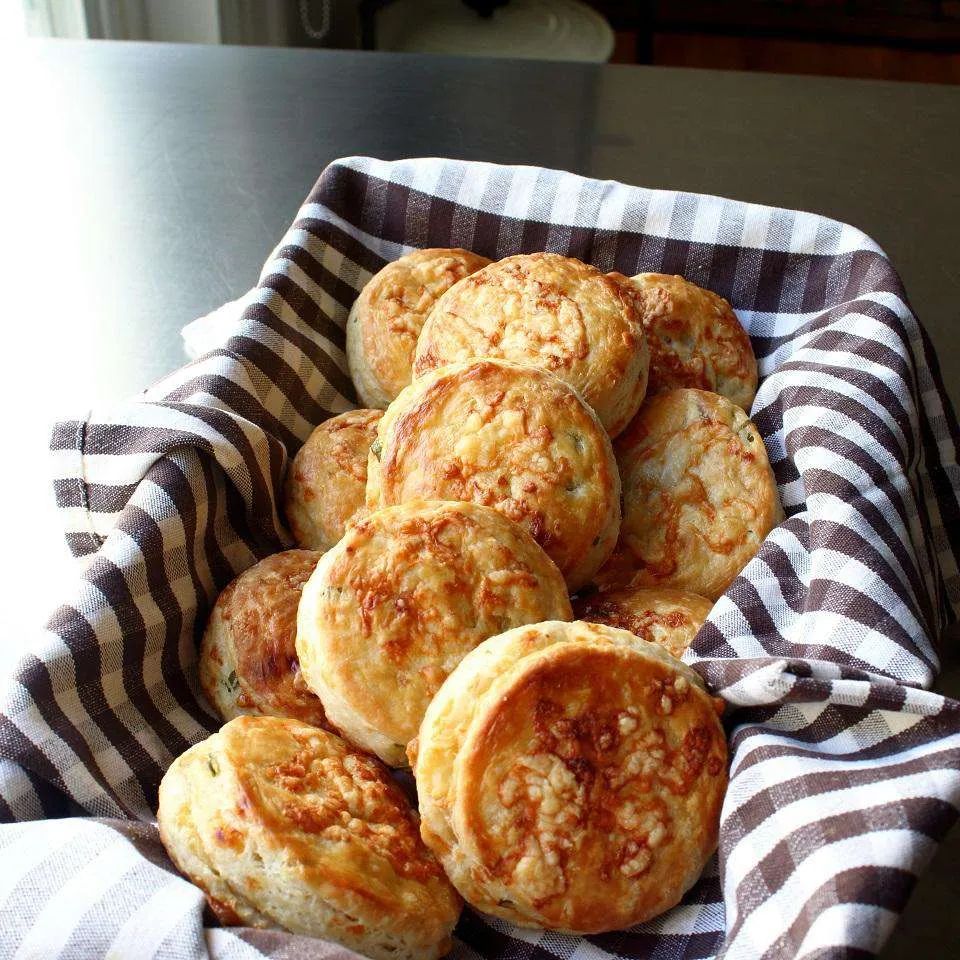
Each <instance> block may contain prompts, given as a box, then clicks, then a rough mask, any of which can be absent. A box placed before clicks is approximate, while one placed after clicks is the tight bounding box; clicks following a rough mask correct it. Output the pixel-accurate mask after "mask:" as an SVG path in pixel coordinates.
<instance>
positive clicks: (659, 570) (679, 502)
mask: <svg viewBox="0 0 960 960" xmlns="http://www.w3.org/2000/svg"><path fill="white" fill-rule="evenodd" d="M617 461H618V463H619V465H620V472H621V475H622V478H623V525H622V527H621V529H620V539H619V541H618V543H617V548H616V550H615V551H614V552H613V555H612V556H611V557H610V559H609V560H608V561H607V563H606V564H605V566H604V568H603V569H602V570H601V571H600V573H599V574H598V575H597V578H596V579H597V583H598V584H599V585H600V586H601V588H603V589H606V590H611V589H618V588H622V587H625V586H633V587H669V588H673V589H676V590H688V591H691V592H693V593H699V594H701V595H702V596H704V597H706V598H707V599H709V600H716V599H717V597H719V596H720V594H721V593H723V591H724V590H726V589H727V587H728V586H729V585H730V584H731V582H732V581H733V579H734V578H735V577H736V576H737V574H738V573H739V572H740V571H741V570H742V569H743V567H744V566H745V565H746V564H747V563H748V562H749V561H750V560H751V559H752V558H753V557H754V555H755V554H756V552H757V551H758V550H759V549H760V545H761V543H762V542H763V539H764V537H766V535H767V534H768V533H769V532H770V530H772V529H773V527H774V526H775V525H776V524H777V523H778V522H779V521H780V519H781V518H782V516H783V513H782V509H781V507H780V498H779V495H778V492H777V484H776V480H775V479H774V476H773V471H772V470H771V469H770V463H769V461H768V459H767V451H766V449H765V447H764V445H763V439H762V438H761V437H760V434H759V433H758V432H757V428H756V427H755V426H754V425H753V423H752V422H751V421H750V419H749V418H748V417H747V415H746V414H745V413H744V411H743V410H742V409H741V408H740V407H738V406H737V405H736V404H734V403H732V402H731V401H729V400H727V399H725V398H724V397H721V396H719V395H718V394H715V393H707V392H706V391H703V390H686V389H680V390H669V391H667V392H665V393H660V394H657V395H656V396H655V397H653V398H651V399H650V400H649V401H648V402H647V403H646V404H645V405H644V407H643V409H642V410H641V411H640V413H639V414H638V415H637V416H636V417H635V418H634V421H633V423H632V424H631V425H630V427H629V428H628V429H627V431H626V432H625V433H624V434H623V436H622V437H621V438H620V440H619V441H618V444H617Z"/></svg>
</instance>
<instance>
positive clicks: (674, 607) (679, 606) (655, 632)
mask: <svg viewBox="0 0 960 960" xmlns="http://www.w3.org/2000/svg"><path fill="white" fill-rule="evenodd" d="M712 608H713V604H712V603H711V602H710V601H709V600H708V599H707V598H706V597H701V596H699V595H698V594H696V593H685V592H684V591H683V590H662V589H654V590H645V589H643V588H636V587H635V588H632V589H627V590H615V591H613V592H612V593H593V594H590V595H589V596H586V597H580V598H578V599H577V600H576V601H575V602H574V605H573V610H574V615H575V616H576V618H577V619H578V620H587V621H589V622H590V623H605V624H606V625H607V626H608V627H618V628H619V629H621V630H629V631H630V632H631V633H633V634H636V635H637V636H638V637H640V638H641V639H642V640H648V641H649V642H650V643H657V644H659V645H660V646H661V647H663V648H664V650H666V651H667V653H669V654H671V655H672V656H674V657H676V658H677V659H679V658H680V657H682V656H683V651H684V650H686V649H687V647H689V646H690V644H691V643H692V642H693V638H694V637H695V636H696V635H697V631H698V630H699V629H700V627H702V626H703V622H704V620H706V619H707V616H708V615H709V613H710V610H711V609H712Z"/></svg>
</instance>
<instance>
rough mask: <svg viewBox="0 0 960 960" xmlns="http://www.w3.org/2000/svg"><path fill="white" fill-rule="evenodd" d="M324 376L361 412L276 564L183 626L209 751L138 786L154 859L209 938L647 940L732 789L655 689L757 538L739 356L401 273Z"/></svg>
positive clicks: (745, 385)
mask: <svg viewBox="0 0 960 960" xmlns="http://www.w3.org/2000/svg"><path fill="white" fill-rule="evenodd" d="M347 357H348V361H349V365H350V371H351V375H352V377H353V381H354V384H355V385H356V389H357V392H358V394H359V396H360V398H361V400H362V402H364V403H365V404H366V405H367V409H361V410H353V411H350V412H349V413H344V414H342V415H340V416H336V417H333V418H332V419H330V420H327V421H325V422H324V423H322V424H320V425H319V426H318V427H317V428H316V429H315V430H314V432H313V434H312V435H311V436H310V438H309V439H308V440H307V442H306V443H305V444H304V446H303V447H302V448H301V449H300V451H299V452H298V453H297V455H296V456H295V457H294V459H293V461H292V463H291V465H290V467H289V470H288V472H287V477H286V485H285V489H284V500H285V511H286V517H287V521H288V524H289V527H290V530H291V532H292V534H293V537H294V539H295V541H296V542H297V544H298V547H299V549H296V550H288V551H285V552H283V553H279V554H276V555H274V556H271V557H268V558H266V559H265V560H263V561H261V562H260V563H258V564H256V565H255V566H253V567H251V568H250V569H249V570H247V571H246V572H245V573H243V574H242V575H241V576H239V577H238V578H237V579H236V580H234V581H233V583H231V584H230V585H229V586H228V587H227V588H226V589H225V590H224V591H223V593H222V594H221V595H220V597H219V598H218V600H217V602H216V605H215V606H214V609H213V611H212V614H211V616H210V620H209V623H208V625H207V629H206V632H205V634H204V638H203V643H202V646H201V650H200V656H199V678H200V684H201V687H202V689H203V691H204V693H205V695H206V697H207V699H208V700H209V702H210V704H211V706H212V707H213V708H214V709H215V711H216V712H217V714H219V715H220V717H222V719H223V720H224V721H226V723H225V725H224V726H223V727H222V728H221V729H220V731H219V732H218V733H216V734H215V735H214V736H212V737H210V738H209V739H208V740H206V741H204V742H203V743H200V744H197V745H196V746H194V747H192V748H191V749H190V750H188V751H187V752H186V753H185V754H183V755H182V756H181V757H179V758H178V759H177V760H176V761H175V762H174V763H173V765H172V766H171V767H170V769H169V771H168V772H167V774H166V776H165V777H164V779H163V782H162V783H161V787H160V806H159V813H158V821H159V826H160V833H161V837H162V839H163V841H164V843H165V845H166V847H167V850H168V851H169V853H170V855H171V857H172V859H173V860H174V862H175V863H176V864H177V866H178V867H179V868H180V869H181V870H182V871H183V873H185V874H186V875H187V876H188V877H189V878H190V879H191V880H192V881H193V882H194V883H196V884H197V885H198V886H200V887H201V888H202V889H203V890H204V892H205V893H206V895H207V899H208V901H209V903H210V906H211V908H212V909H213V910H214V912H215V913H216V914H217V916H218V917H219V919H220V920H221V922H223V923H228V924H246V925H251V926H259V927H275V928H279V929H285V930H288V931H291V932H293V933H299V934H307V935H313V936H318V937H322V938H325V939H328V940H333V941H336V942H338V943H341V944H344V945H345V946H347V947H350V948H352V949H354V950H357V951H358V952H360V953H363V954H366V955H368V956H370V957H373V958H377V960H379V958H397V960H399V958H405V957H411V958H434V957H439V956H442V955H443V954H444V953H445V952H446V951H447V950H448V949H449V947H450V944H451V934H452V931H453V928H454V926H455V924H456V922H457V918H458V916H459V912H460V908H461V905H462V902H463V901H466V902H467V903H469V904H470V905H472V906H473V907H474V908H476V909H477V910H480V911H483V912H485V913H488V914H491V915H494V916H496V917H500V918H502V919H505V920H509V921H511V922H513V923H516V924H519V925H521V926H527V927H535V928H542V929H550V930H557V931H563V932H568V933H598V932H603V931H609V930H618V929H622V928H625V927H629V926H632V925H634V924H636V923H640V922H642V921H644V920H648V919H650V918H652V917H655V916H657V915H658V914H660V913H662V912H663V911H665V910H668V909H669V908H671V907H672V906H674V905H675V904H677V903H678V902H679V900H680V899H681V897H682V896H683V895H684V893H685V892H686V891H687V890H688V889H689V888H690V887H691V886H692V885H693V884H694V883H695V882H696V880H697V878H698V877H699V875H700V873H701V871H702V870H703V867H704V865H705V864H706V862H707V860H708V859H709V858H710V856H711V855H712V854H713V852H714V850H715V849H716V845H717V836H718V829H719V819H720V808H721V805H722V802H723V797H724V792H725V789H726V782H727V746H726V737H725V734H724V730H723V727H722V725H721V722H720V712H721V710H720V703H719V701H717V700H715V699H714V698H713V697H711V696H710V695H709V693H708V691H707V690H706V689H705V687H704V685H703V682H702V681H701V679H700V677H699V675H698V674H697V673H695V672H694V671H693V670H691V669H690V668H689V667H688V666H687V665H686V664H684V663H683V662H682V661H681V659H680V658H681V657H682V656H683V654H684V652H685V651H686V649H687V648H688V647H689V645H690V643H691V642H692V640H693V638H694V636H695V635H696V634H697V632H698V630H699V628H700V626H701V625H702V624H703V622H704V621H705V619H706V618H707V615H708V614H709V612H710V609H711V607H712V605H713V602H714V601H715V600H716V599H717V598H718V597H719V596H720V595H721V594H722V593H723V592H724V591H725V590H726V589H727V587H729V586H730V584H731V582H732V581H733V580H734V578H735V577H736V576H737V575H738V573H739V572H740V570H741V569H742V568H743V566H744V565H745V564H746V563H747V562H749V561H750V559H751V558H752V557H753V556H754V554H755V553H756V552H757V550H758V549H759V546H760V544H761V542H762V541H763V539H764V537H765V536H766V535H767V533H768V532H769V531H770V530H771V528H772V527H773V526H774V525H775V524H776V523H777V522H778V521H779V519H780V518H781V516H782V514H781V509H780V503H779V499H778V495H777V487H776V483H775V480H774V477H773V473H772V471H771V468H770V464H769V462H768V460H767V455H766V451H765V449H764V445H763V441H762V439H761V437H760V436H759V434H758V433H757V430H756V428H755V427H754V425H753V424H752V423H751V421H750V419H749V416H748V414H747V412H746V411H747V410H748V409H749V407H750V404H751V403H752V401H753V398H754V395H755V393H756V390H757V365H756V360H755V358H754V354H753V351H752V348H751V344H750V340H749V337H748V336H747V334H746V333H745V331H744V330H743V328H742V327H741V325H740V323H739V321H738V320H737V317H736V315H735V314H734V312H733V310H732V309H731V307H730V305H729V304H728V303H727V302H726V301H725V300H723V299H722V298H721V297H719V296H717V295H716V294H714V293H711V292H709V291H707V290H703V289H701V288H699V287H697V286H695V285H694V284H692V283H689V282H688V281H686V280H684V279H682V278H680V277H672V276H664V275H659V274H640V275H639V276H636V277H626V276H623V275H621V274H604V273H601V272H600V271H599V270H597V269H596V268H594V267H592V266H589V265H588V264H585V263H582V262H580V261H579V260H574V259H571V258H568V257H562V256H559V255H557V254H552V253H533V254H524V255H519V256H513V257H508V258H506V259H504V260H500V261H498V262H491V261H489V260H487V259H486V258H484V257H481V256H479V255H477V254H474V253H471V252H469V251H466V250H447V249H428V250H417V251H414V252H412V253H409V254H407V255H406V256H403V257H401V258H400V259H399V260H397V261H395V262H393V263H390V264H388V265H387V266H385V267H384V268H383V269H382V270H381V271H380V272H379V273H377V274H376V275H375V276H374V277H373V278H372V279H371V280H370V281H369V282H368V283H367V285H366V286H365V287H364V289H363V290H362V292H361V293H360V296H359V297H358V299H357V301H356V303H355V304H354V306H353V309H352V310H351V312H350V316H349V319H348V324H347ZM408 767H409V768H410V769H411V770H412V774H413V779H414V781H415V787H416V803H415V804H414V803H412V802H411V796H410V795H409V793H410V792H411V791H405V790H404V789H403V787H402V783H403V778H402V777H399V778H398V777H397V776H396V771H397V770H399V769H402V768H408ZM417 808H418V809H417Z"/></svg>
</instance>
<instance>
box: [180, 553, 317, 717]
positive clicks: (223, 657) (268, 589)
mask: <svg viewBox="0 0 960 960" xmlns="http://www.w3.org/2000/svg"><path fill="white" fill-rule="evenodd" d="M320 557H321V554H319V553H316V552H314V551H313V550H287V551H285V552H283V553H276V554H274V555H273V556H270V557H267V558H266V559H265V560H261V561H260V562H259V563H256V564H254V565H253V566H252V567H250V569H249V570H246V571H245V572H244V573H241V574H240V576H239V577H237V578H236V579H235V580H233V581H232V582H231V583H229V584H228V585H227V586H226V588H225V589H224V590H223V592H222V593H221V594H220V596H219V597H218V598H217V602H216V603H215V604H214V608H213V611H212V613H211V615H210V620H209V621H208V623H207V628H206V631H205V632H204V635H203V642H202V644H201V647H200V662H199V672H200V685H201V687H202V688H203V692H204V694H205V696H206V697H207V699H208V700H209V701H210V703H211V704H212V705H213V706H214V707H215V708H216V711H217V713H219V714H220V716H221V717H222V718H223V719H224V720H230V719H232V718H233V717H238V716H240V715H242V714H267V715H271V716H278V717H294V718H296V719H298V720H303V721H304V722H305V723H311V724H314V725H316V726H323V725H324V724H325V723H326V717H325V714H324V711H323V706H322V705H321V703H320V701H319V699H318V698H317V697H316V696H315V695H314V694H313V693H311V692H310V690H309V689H307V686H306V684H305V683H304V682H303V678H302V676H301V674H300V662H299V660H298V659H297V651H296V648H295V635H296V629H297V605H298V604H299V603H300V594H301V592H302V590H303V585H304V584H305V583H306V582H307V580H308V579H309V578H310V575H311V574H312V573H313V570H314V567H316V565H317V562H318V561H319V560H320Z"/></svg>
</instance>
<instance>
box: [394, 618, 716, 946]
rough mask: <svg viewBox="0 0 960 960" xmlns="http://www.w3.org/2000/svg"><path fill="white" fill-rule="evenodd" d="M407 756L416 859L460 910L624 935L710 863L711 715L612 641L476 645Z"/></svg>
mask: <svg viewBox="0 0 960 960" xmlns="http://www.w3.org/2000/svg"><path fill="white" fill-rule="evenodd" d="M410 753H411V760H412V761H413V764H414V775H415V777H416V782H417V793H418V797H419V800H420V810H421V817H422V821H421V834H422V836H423V839H424V841H425V842H426V844H427V846H429V847H430V848H431V849H432V850H434V852H435V853H436V854H437V856H438V857H439V858H440V860H441V862H442V863H443V865H444V869H445V870H446V871H447V875H448V876H449V877H450V879H451V880H452V881H453V884H454V885H455V886H456V887H457V888H458V889H459V890H460V892H461V893H462V894H463V896H464V898H465V899H466V900H467V901H468V902H470V903H472V904H473V905H474V906H476V907H478V908H479V909H481V910H483V911H485V912H487V913H491V914H493V915H495V916H497V917H501V918H503V919H505V920H509V921H512V922H514V923H518V924H520V925H522V926H534V927H545V928H549V929H555V930H561V931H564V932H568V933H600V932H603V931H607V930H617V929H622V928H624V927H628V926H631V925H633V924H635V923H640V922H642V921H644V920H647V919H650V918H651V917H654V916H656V915H657V914H660V913H662V912H663V911H665V910H668V909H669V908H670V907H672V906H674V905H675V904H676V903H677V902H678V901H679V900H680V898H681V897H682V896H683V894H684V892H685V891H686V890H688V889H689V888H690V887H691V886H692V885H693V884H694V883H695V882H696V880H697V877H698V876H699V875H700V873H701V871H702V869H703V867H704V865H705V864H706V862H707V860H708V859H709V857H710V856H711V854H712V853H713V851H714V850H715V849H716V845H717V836H718V827H719V816H720V807H721V804H722V801H723V795H724V792H725V789H726V780H727V775H726V758H727V748H726V740H725V737H724V732H723V728H722V726H721V725H720V722H719V718H718V715H717V708H716V706H715V704H714V702H713V701H712V700H711V698H710V697H709V696H708V695H707V693H706V691H705V690H704V689H703V686H702V683H701V682H700V680H699V678H698V677H697V675H696V674H695V673H694V672H693V671H692V670H690V669H689V668H688V667H687V666H686V665H684V664H682V663H680V662H679V661H677V660H675V659H674V658H673V657H671V656H670V655H669V654H667V653H666V651H664V650H663V649H662V648H661V647H659V646H657V645H656V644H651V643H647V642H646V641H644V640H641V639H639V638H638V637H636V636H634V635H633V634H632V633H629V632H628V631H626V630H617V629H614V628H613V627H607V626H603V625H599V624H589V623H581V622H576V623H541V624H536V625H534V626H528V627H518V628H517V629H514V630H510V631H508V632H506V633H504V634H501V635H500V636H498V637H492V638H491V639H489V640H487V641H485V642H484V643H482V644H480V646H478V647H477V648H476V649H475V650H473V651H471V652H470V653H469V654H467V656H466V657H464V659H463V660H462V661H461V663H460V665H459V666H458V667H457V668H456V669H455V670H454V671H453V673H451V675H450V676H449V677H448V678H447V680H446V682H445V683H444V685H443V686H442V687H441V688H440V691H439V692H438V694H437V696H436V697H435V698H434V699H433V701H432V703H431V704H430V706H429V707H428V708H427V712H426V715H425V716H424V720H423V724H422V726H421V728H420V735H419V738H418V740H417V741H414V742H413V743H412V744H411V747H410Z"/></svg>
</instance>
